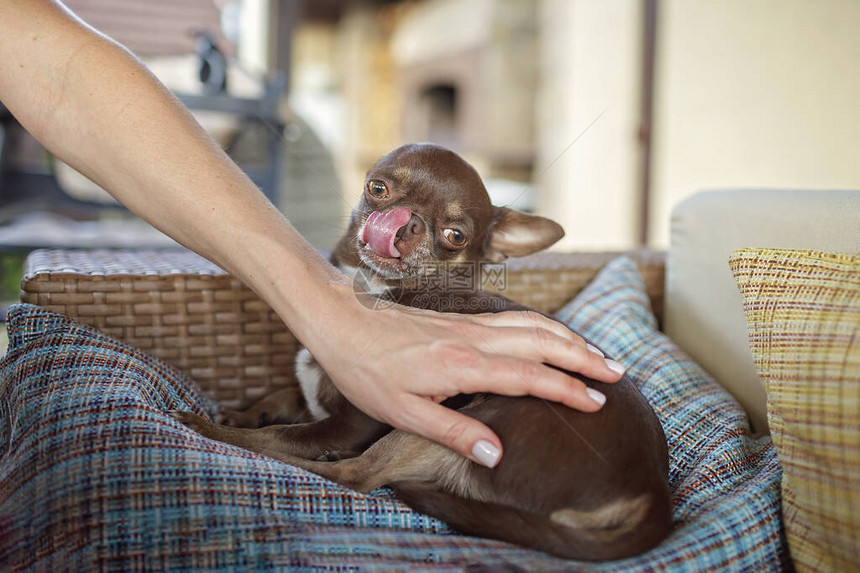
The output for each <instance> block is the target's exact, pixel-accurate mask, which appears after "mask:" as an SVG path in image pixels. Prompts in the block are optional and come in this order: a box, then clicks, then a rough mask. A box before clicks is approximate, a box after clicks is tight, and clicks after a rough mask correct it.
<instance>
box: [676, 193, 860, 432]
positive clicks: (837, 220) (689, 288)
mask: <svg viewBox="0 0 860 573" xmlns="http://www.w3.org/2000/svg"><path fill="white" fill-rule="evenodd" d="M743 247H771V248H787V249H816V250H821V251H827V252H843V253H856V252H858V251H860V191H774V190H738V191H709V192H703V193H699V194H697V195H694V196H692V197H690V198H689V199H687V200H685V201H683V202H682V203H680V204H679V205H678V206H677V207H676V208H675V210H674V211H673V213H672V219H671V234H670V246H669V253H668V258H667V263H666V265H667V266H666V302H665V304H666V306H665V318H664V328H665V331H666V333H667V334H668V335H669V336H670V337H671V338H672V339H673V340H674V341H675V343H676V344H677V345H678V346H680V347H681V348H682V349H683V350H684V351H686V352H687V353H688V354H689V355H690V356H691V357H692V358H693V359H694V360H695V361H696V362H698V363H699V364H700V365H701V366H702V367H704V368H705V370H707V371H708V372H709V373H710V374H711V375H713V376H714V377H715V378H716V379H717V380H718V381H719V382H720V383H721V384H722V385H723V386H724V387H725V388H726V389H727V390H728V391H729V392H730V393H731V394H732V395H733V396H734V397H735V398H736V399H737V400H738V401H739V402H740V403H741V404H742V405H743V406H744V408H746V410H747V413H748V414H749V415H750V420H751V422H752V425H753V429H754V430H755V431H758V432H765V431H766V430H767V415H766V406H765V403H766V400H765V392H764V389H763V387H762V385H761V382H760V381H759V378H758V375H757V374H756V370H755V364H754V362H753V357H752V353H751V352H750V350H749V346H748V341H747V326H746V321H745V320H744V313H743V305H742V302H741V296H740V293H739V292H738V290H737V287H736V286H735V281H734V279H733V277H732V273H731V270H730V269H729V264H728V260H729V256H730V254H731V253H732V251H734V250H736V249H740V248H743Z"/></svg>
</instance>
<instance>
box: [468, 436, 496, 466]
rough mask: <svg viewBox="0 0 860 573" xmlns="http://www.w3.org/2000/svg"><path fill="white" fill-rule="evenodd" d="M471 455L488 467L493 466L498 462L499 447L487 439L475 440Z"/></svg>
mask: <svg viewBox="0 0 860 573" xmlns="http://www.w3.org/2000/svg"><path fill="white" fill-rule="evenodd" d="M472 455H473V456H475V459H476V460H478V461H479V462H481V464H483V465H485V466H487V467H488V468H494V467H496V464H497V463H499V448H497V447H496V446H494V445H493V444H491V443H490V442H488V441H487V440H478V441H477V442H475V445H474V446H472Z"/></svg>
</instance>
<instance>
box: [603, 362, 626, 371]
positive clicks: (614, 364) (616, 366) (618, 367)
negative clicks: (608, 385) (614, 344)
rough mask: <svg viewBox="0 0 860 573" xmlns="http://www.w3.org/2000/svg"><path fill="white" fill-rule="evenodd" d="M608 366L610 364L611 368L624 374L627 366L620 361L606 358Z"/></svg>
mask: <svg viewBox="0 0 860 573" xmlns="http://www.w3.org/2000/svg"><path fill="white" fill-rule="evenodd" d="M606 366H608V367H609V369H610V370H612V371H613V372H615V373H617V374H624V372H625V368H624V367H623V366H622V365H621V364H620V363H618V362H616V361H614V360H611V359H609V358H607V359H606Z"/></svg>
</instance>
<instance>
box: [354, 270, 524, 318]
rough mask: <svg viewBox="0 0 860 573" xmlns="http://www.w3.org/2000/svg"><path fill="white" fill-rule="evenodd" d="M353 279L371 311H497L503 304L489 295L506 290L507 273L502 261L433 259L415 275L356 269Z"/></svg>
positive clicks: (360, 296)
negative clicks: (398, 308)
mask: <svg viewBox="0 0 860 573" xmlns="http://www.w3.org/2000/svg"><path fill="white" fill-rule="evenodd" d="M354 279H355V283H354V285H355V287H354V288H355V294H356V298H357V299H358V300H359V301H360V302H361V303H362V304H363V305H365V306H367V307H368V308H372V309H374V310H384V309H386V308H390V307H391V306H393V305H394V304H407V305H408V306H413V307H416V308H432V309H435V310H439V311H441V312H461V313H464V312H494V311H495V312H498V311H500V310H504V304H503V301H501V300H500V299H499V298H498V297H493V296H492V294H493V293H503V292H505V291H506V290H507V284H508V282H507V281H508V272H507V267H506V265H505V263H489V262H483V261H479V262H465V263H460V262H457V263H448V262H437V263H433V264H431V265H427V267H425V272H424V273H423V274H422V275H420V276H418V277H415V278H409V279H402V280H390V279H386V278H385V277H383V276H382V275H380V274H379V273H377V272H376V271H373V270H372V269H368V268H360V269H358V270H357V271H356V273H355V275H354Z"/></svg>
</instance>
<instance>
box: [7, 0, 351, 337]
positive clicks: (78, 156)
mask: <svg viewBox="0 0 860 573" xmlns="http://www.w3.org/2000/svg"><path fill="white" fill-rule="evenodd" d="M16 11H17V13H15V12H16ZM0 29H3V30H4V33H3V35H2V36H3V37H2V38H0V58H2V61H3V62H4V63H3V64H2V66H3V69H2V70H0V99H2V100H3V102H4V103H5V104H6V106H7V107H8V108H9V109H10V110H11V111H12V113H13V114H14V115H15V116H16V118H17V119H18V120H19V121H20V122H21V123H22V125H24V127H25V128H27V129H28V130H29V131H30V132H31V133H32V134H33V135H34V136H35V137H36V138H37V139H38V140H39V141H40V142H41V143H42V144H43V145H45V147H46V148H47V149H49V150H50V151H51V152H52V153H54V154H56V155H57V156H58V157H60V158H61V159H62V160H64V161H66V162H67V163H69V164H70V165H72V166H73V167H75V168H76V169H78V170H79V171H81V172H82V173H84V174H85V175H87V176H88V177H90V178H91V179H93V180H94V181H95V182H96V183H98V184H100V185H101V186H102V187H104V188H105V189H106V190H108V191H109V192H110V193H111V194H113V195H114V196H115V197H116V198H117V199H118V200H120V201H121V202H122V203H124V204H125V205H126V206H127V207H129V208H130V209H131V210H132V211H134V212H135V213H137V214H138V215H140V216H141V217H143V218H144V219H146V220H148V221H149V222H150V223H152V224H153V225H154V226H156V227H158V228H159V229H160V230H162V231H163V232H165V233H166V234H168V235H170V236H171V237H173V238H174V239H176V240H177V241H179V242H180V243H182V244H184V245H186V246H187V247H189V248H191V249H193V250H195V251H197V252H198V253H200V254H202V255H203V256H205V257H207V258H209V259H211V260H213V261H215V262H216V263H218V264H219V265H221V266H222V267H224V268H225V269H226V270H228V271H229V272H231V273H232V274H234V275H236V276H238V277H240V278H241V279H243V280H244V281H245V282H246V283H248V284H249V285H250V286H252V288H254V289H256V290H257V291H258V292H259V293H260V294H261V296H263V297H264V298H265V299H266V300H267V301H268V302H269V303H270V304H271V305H272V306H273V307H274V308H275V309H276V310H277V311H278V312H279V313H280V314H281V316H283V317H284V318H285V319H287V320H288V321H290V322H293V323H294V324H291V327H293V328H296V329H298V330H303V323H304V322H307V321H308V320H309V317H308V316H306V315H307V314H310V313H313V314H317V313H318V312H319V311H320V309H321V308H323V307H325V303H326V300H323V298H321V297H320V295H321V294H322V293H325V292H327V291H330V290H332V289H334V290H342V291H346V290H348V289H346V287H345V286H337V284H336V283H338V282H340V283H341V284H343V283H342V281H343V277H342V276H340V275H339V274H338V273H337V272H336V271H335V270H334V269H332V268H331V267H330V266H328V265H327V264H326V263H325V262H324V261H322V260H321V258H320V257H319V255H318V254H317V253H316V252H315V251H314V250H313V249H311V248H310V247H309V246H308V245H307V243H305V242H304V240H303V239H302V238H301V237H300V236H299V235H298V233H297V232H296V231H295V230H294V229H293V228H292V226H291V225H290V224H289V223H288V222H287V221H286V219H284V217H283V216H282V215H281V214H280V213H279V212H277V210H276V209H275V208H274V207H273V206H272V205H271V204H270V203H269V202H268V201H267V200H266V198H265V197H264V196H263V195H262V194H261V193H260V192H259V191H258V190H257V189H256V187H255V186H254V185H253V183H251V181H250V180H249V179H248V178H247V177H246V176H245V174H244V173H242V172H241V170H240V169H238V167H236V165H235V164H234V163H233V162H232V161H231V160H230V159H229V158H228V157H227V156H226V155H225V154H224V153H223V151H222V150H221V149H220V148H218V147H217V145H216V144H215V143H214V142H213V141H212V140H211V139H210V138H209V137H208V135H207V134H206V133H205V132H204V131H203V130H202V129H201V128H200V126H199V125H198V124H197V123H196V121H195V120H194V118H193V117H192V116H191V114H190V113H188V111H187V110H186V109H185V108H184V107H183V106H182V105H181V104H179V102H178V101H177V100H176V99H175V98H174V97H173V96H172V95H171V94H170V93H169V92H168V91H167V90H166V89H165V88H164V87H163V86H161V84H160V83H159V82H158V81H157V80H156V79H155V78H154V77H153V76H152V75H151V74H150V73H149V72H148V71H147V70H146V68H145V67H144V66H143V65H142V64H140V62H139V61H137V59H135V58H134V57H133V56H132V55H131V54H129V53H128V52H127V51H126V50H124V49H122V48H121V47H119V46H117V45H116V44H114V43H113V42H111V41H110V40H108V39H106V38H104V37H102V36H100V35H98V34H96V33H94V32H92V31H90V30H88V29H87V28H85V27H84V26H83V25H82V24H80V23H79V22H78V21H76V20H75V19H74V18H73V17H71V16H70V15H68V14H67V13H65V12H64V11H63V10H62V9H60V8H58V7H57V6H56V5H54V4H52V3H50V2H44V1H42V0H24V1H23V2H17V1H16V0H10V1H6V2H4V3H0ZM7 31H11V32H10V33H7ZM300 286H301V288H300ZM337 298H338V299H344V300H345V303H346V299H348V297H346V296H342V297H337ZM329 302H330V301H329ZM297 334H300V333H297ZM300 335H301V334H300Z"/></svg>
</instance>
